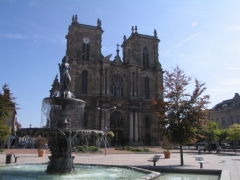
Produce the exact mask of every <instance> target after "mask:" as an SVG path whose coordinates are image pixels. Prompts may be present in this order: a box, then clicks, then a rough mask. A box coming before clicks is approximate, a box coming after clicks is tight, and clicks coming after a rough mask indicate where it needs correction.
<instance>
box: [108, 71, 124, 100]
mask: <svg viewBox="0 0 240 180" xmlns="http://www.w3.org/2000/svg"><path fill="white" fill-rule="evenodd" d="M110 91H111V94H112V95H113V96H114V97H123V78H122V77H121V76H119V75H115V76H113V77H112V78H111V85H110Z"/></svg>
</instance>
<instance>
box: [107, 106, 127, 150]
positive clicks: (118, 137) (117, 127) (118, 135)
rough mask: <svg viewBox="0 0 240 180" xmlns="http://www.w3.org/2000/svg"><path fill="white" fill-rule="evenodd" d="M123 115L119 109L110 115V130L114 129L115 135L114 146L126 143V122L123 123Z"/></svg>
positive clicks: (112, 143)
mask: <svg viewBox="0 0 240 180" xmlns="http://www.w3.org/2000/svg"><path fill="white" fill-rule="evenodd" d="M123 122H124V121H123V117H122V114H121V113H120V112H118V111H115V112H113V113H112V114H111V116H110V130H111V131H113V133H114V137H113V140H112V142H111V145H112V146H116V147H118V146H123V145H124V139H123V129H124V123H123Z"/></svg>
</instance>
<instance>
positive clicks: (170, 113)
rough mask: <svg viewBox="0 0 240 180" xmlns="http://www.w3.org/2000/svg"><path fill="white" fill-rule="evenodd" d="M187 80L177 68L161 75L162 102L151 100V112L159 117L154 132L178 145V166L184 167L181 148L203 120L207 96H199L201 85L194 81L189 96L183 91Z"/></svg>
mask: <svg viewBox="0 0 240 180" xmlns="http://www.w3.org/2000/svg"><path fill="white" fill-rule="evenodd" d="M190 82H191V78H190V77H188V76H186V74H185V73H184V71H183V70H181V69H180V68H179V67H178V66H177V67H176V68H174V69H173V72H169V71H166V73H165V75H164V82H163V84H164V87H159V88H163V93H164V99H153V100H152V105H151V107H152V110H153V112H154V113H156V115H157V116H158V117H159V118H158V121H157V122H156V126H155V127H156V129H155V130H156V131H157V132H158V137H159V139H160V140H161V139H162V138H163V137H164V138H167V139H168V140H169V141H170V142H172V143H177V144H179V146H180V157H181V160H180V161H181V165H184V161H183V150H182V146H183V145H184V144H186V143H189V142H192V141H193V140H194V139H195V138H196V136H197V129H198V128H201V126H202V124H203V123H204V121H205V120H206V110H207V104H208V103H209V101H208V100H209V96H208V95H203V96H202V94H203V92H204V91H205V90H206V87H204V86H205V83H201V82H200V81H198V80H197V79H195V88H194V90H193V92H192V94H190V93H187V92H186V88H187V86H188V85H189V84H190Z"/></svg>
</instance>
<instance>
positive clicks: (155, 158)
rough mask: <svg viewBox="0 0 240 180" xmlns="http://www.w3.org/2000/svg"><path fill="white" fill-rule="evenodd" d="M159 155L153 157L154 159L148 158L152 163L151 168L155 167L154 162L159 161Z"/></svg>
mask: <svg viewBox="0 0 240 180" xmlns="http://www.w3.org/2000/svg"><path fill="white" fill-rule="evenodd" d="M160 157H161V156H160V155H154V157H152V158H150V159H149V160H148V161H149V162H153V166H156V162H158V160H159V159H160Z"/></svg>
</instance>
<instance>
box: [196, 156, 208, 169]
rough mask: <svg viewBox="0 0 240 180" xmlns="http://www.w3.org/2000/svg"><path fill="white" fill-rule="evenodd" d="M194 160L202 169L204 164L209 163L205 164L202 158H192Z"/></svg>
mask: <svg viewBox="0 0 240 180" xmlns="http://www.w3.org/2000/svg"><path fill="white" fill-rule="evenodd" d="M193 157H194V158H195V160H196V161H197V162H198V163H199V164H200V168H202V167H203V163H204V164H206V163H209V162H205V161H204V160H203V157H202V156H193Z"/></svg>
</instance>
